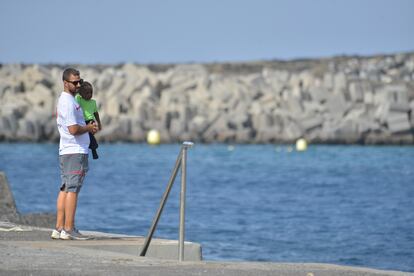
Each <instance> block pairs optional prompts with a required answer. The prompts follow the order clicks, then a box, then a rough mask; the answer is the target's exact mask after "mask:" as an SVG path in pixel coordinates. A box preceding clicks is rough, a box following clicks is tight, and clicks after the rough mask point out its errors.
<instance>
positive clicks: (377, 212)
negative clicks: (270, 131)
mask: <svg viewBox="0 0 414 276" xmlns="http://www.w3.org/2000/svg"><path fill="white" fill-rule="evenodd" d="M57 148H58V145H55V144H0V170H2V171H5V172H6V173H7V177H8V179H9V182H10V184H11V187H12V191H13V193H14V196H15V199H16V203H17V206H18V208H19V210H20V212H22V213H30V212H53V211H54V209H55V201H56V195H57V191H58V187H59V169H58V157H57ZM179 149H180V145H178V144H177V145H162V146H158V147H151V146H147V145H144V144H111V145H109V144H104V145H101V146H100V148H99V154H100V159H99V160H92V158H90V159H89V162H90V171H89V173H88V175H87V177H86V180H85V183H84V187H83V189H82V192H81V194H80V199H79V205H78V212H77V226H78V227H79V228H80V229H81V230H82V229H84V230H97V231H107V232H113V233H124V234H133V235H146V233H147V231H148V228H149V226H150V224H151V221H152V218H153V216H154V214H155V212H156V209H157V207H158V205H159V201H160V199H161V196H162V193H163V192H164V190H165V187H166V185H167V182H168V179H169V177H170V174H171V171H172V168H173V166H174V163H175V160H176V157H177V154H178V152H179ZM187 163H188V167H187V171H188V172H187V173H188V174H187V181H188V184H187V185H188V188H187V209H186V239H187V240H190V241H194V242H198V243H201V244H202V247H203V256H204V258H205V259H206V260H246V261H274V262H322V263H335V264H343V265H355V266H367V267H374V268H380V269H394V270H404V271H414V147H397V146H393V147H384V146H382V147H371V146H364V147H363V146H310V147H309V149H308V150H307V151H306V152H302V153H299V152H295V151H291V149H290V148H289V147H287V146H274V145H235V146H234V148H232V147H229V146H227V145H196V146H195V147H194V148H193V149H191V150H189V154H188V161H187ZM179 184H180V175H178V177H177V180H176V183H175V186H174V188H173V190H172V191H171V194H170V198H169V200H168V202H167V205H166V207H165V209H164V213H163V215H162V217H161V220H160V223H159V225H158V228H157V231H156V233H155V235H156V236H157V237H163V238H169V239H178V221H179V217H178V208H179Z"/></svg>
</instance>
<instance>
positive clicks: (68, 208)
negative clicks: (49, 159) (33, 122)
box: [51, 68, 98, 240]
mask: <svg viewBox="0 0 414 276" xmlns="http://www.w3.org/2000/svg"><path fill="white" fill-rule="evenodd" d="M62 80H63V87H64V89H63V92H62V93H61V95H60V97H59V101H58V104H57V116H56V117H57V118H56V120H57V126H58V130H59V134H60V143H59V165H60V174H61V179H62V184H61V187H60V192H59V195H58V197H57V204H56V207H57V212H56V229H55V230H53V232H52V235H51V238H52V239H63V240H70V239H84V237H82V235H81V234H80V233H79V232H78V231H76V229H75V226H74V221H75V213H76V206H77V201H78V193H79V191H80V189H81V187H82V183H83V179H84V177H85V174H86V172H87V171H88V148H89V134H88V132H90V133H92V134H95V133H96V132H97V131H98V127H97V126H96V125H95V123H90V124H88V125H86V124H85V120H84V118H83V111H82V109H81V107H80V106H79V104H78V103H77V102H76V101H75V94H76V93H77V90H78V89H79V87H80V85H81V84H82V82H83V80H82V79H81V78H80V73H79V71H78V70H76V69H73V68H68V69H66V70H65V71H64V72H63V76H62Z"/></svg>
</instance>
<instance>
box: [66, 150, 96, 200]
mask: <svg viewBox="0 0 414 276" xmlns="http://www.w3.org/2000/svg"><path fill="white" fill-rule="evenodd" d="M59 165H60V177H61V179H62V184H61V186H60V190H61V191H64V192H74V193H78V192H79V191H80V189H81V187H82V183H83V179H84V178H85V175H86V172H87V171H88V170H89V165H88V155H87V154H81V153H76V154H65V155H59Z"/></svg>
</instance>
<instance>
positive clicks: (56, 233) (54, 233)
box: [50, 229, 60, 240]
mask: <svg viewBox="0 0 414 276" xmlns="http://www.w3.org/2000/svg"><path fill="white" fill-rule="evenodd" d="M50 237H51V238H52V239H54V240H58V239H60V231H58V230H56V229H53V231H52V235H50Z"/></svg>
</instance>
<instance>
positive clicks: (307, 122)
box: [298, 116, 323, 132]
mask: <svg viewBox="0 0 414 276" xmlns="http://www.w3.org/2000/svg"><path fill="white" fill-rule="evenodd" d="M298 123H299V125H300V126H301V128H302V130H303V131H304V132H308V131H311V130H313V129H315V128H317V127H321V126H322V124H323V118H322V117H319V116H314V117H305V118H303V119H302V120H298Z"/></svg>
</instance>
